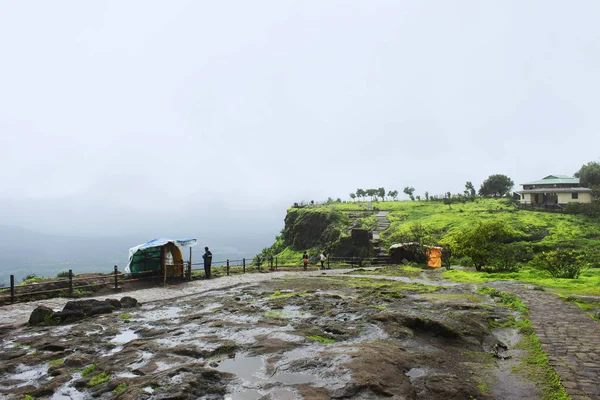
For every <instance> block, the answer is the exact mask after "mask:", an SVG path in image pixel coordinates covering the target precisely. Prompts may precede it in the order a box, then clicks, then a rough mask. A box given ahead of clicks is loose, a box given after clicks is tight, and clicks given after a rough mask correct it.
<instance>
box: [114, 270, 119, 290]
mask: <svg viewBox="0 0 600 400" xmlns="http://www.w3.org/2000/svg"><path fill="white" fill-rule="evenodd" d="M118 288H119V268H118V267H117V266H116V265H115V290H117V289H118Z"/></svg>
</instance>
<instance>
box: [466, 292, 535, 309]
mask: <svg viewBox="0 0 600 400" xmlns="http://www.w3.org/2000/svg"><path fill="white" fill-rule="evenodd" d="M477 292H478V293H479V294H483V295H489V296H490V297H492V298H497V299H498V300H499V301H500V303H501V304H503V305H505V306H507V307H508V308H510V309H512V310H515V311H518V312H520V313H526V314H527V313H529V309H528V308H527V306H526V305H525V303H523V302H522V301H521V299H520V298H519V297H517V296H515V295H514V294H512V293H507V292H501V291H499V290H496V289H494V288H491V287H489V286H483V287H480V288H479V289H478V290H477Z"/></svg>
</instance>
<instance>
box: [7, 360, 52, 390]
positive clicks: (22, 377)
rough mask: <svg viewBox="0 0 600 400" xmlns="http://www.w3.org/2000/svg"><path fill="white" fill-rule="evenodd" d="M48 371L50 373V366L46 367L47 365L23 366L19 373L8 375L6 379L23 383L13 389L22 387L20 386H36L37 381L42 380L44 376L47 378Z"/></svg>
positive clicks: (18, 370) (19, 367) (18, 368)
mask: <svg viewBox="0 0 600 400" xmlns="http://www.w3.org/2000/svg"><path fill="white" fill-rule="evenodd" d="M47 371H48V366H46V365H45V364H44V365H42V366H37V365H36V366H34V367H30V366H26V365H24V364H21V365H19V366H18V367H17V373H16V374H11V375H8V376H7V377H6V379H7V380H19V381H23V382H21V383H19V384H17V385H15V386H13V387H20V386H25V385H34V386H35V381H37V380H39V379H41V378H42V377H43V376H45V375H46V372H47Z"/></svg>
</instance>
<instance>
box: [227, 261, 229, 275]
mask: <svg viewBox="0 0 600 400" xmlns="http://www.w3.org/2000/svg"><path fill="white" fill-rule="evenodd" d="M227 276H229V259H227Z"/></svg>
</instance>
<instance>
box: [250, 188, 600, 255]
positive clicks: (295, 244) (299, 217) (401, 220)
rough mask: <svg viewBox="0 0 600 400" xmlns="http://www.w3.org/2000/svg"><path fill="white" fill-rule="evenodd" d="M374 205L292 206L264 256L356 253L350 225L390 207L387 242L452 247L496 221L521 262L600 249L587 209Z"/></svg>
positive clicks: (369, 222) (368, 221) (487, 203)
mask: <svg viewBox="0 0 600 400" xmlns="http://www.w3.org/2000/svg"><path fill="white" fill-rule="evenodd" d="M373 206H374V207H373V208H374V210H371V211H368V210H366V205H365V203H360V202H346V203H341V202H339V203H338V202H333V203H329V204H325V205H312V206H308V207H304V208H290V209H289V210H288V214H287V216H286V219H285V227H284V229H283V230H282V234H281V235H280V236H278V237H277V239H276V242H275V243H274V244H273V246H271V247H270V248H268V249H265V250H263V253H262V256H265V257H269V256H279V257H281V258H287V257H300V255H301V254H302V252H303V251H309V253H310V254H318V253H319V252H321V251H328V252H329V253H331V254H333V255H338V256H348V255H353V254H351V252H352V248H351V246H349V244H351V243H349V241H350V238H349V236H350V235H349V229H350V228H351V227H359V228H366V229H371V230H372V229H373V227H374V226H376V221H374V217H373V215H374V213H375V212H377V211H378V210H382V211H383V210H386V211H389V212H390V213H389V214H388V219H389V220H390V222H391V226H390V228H389V229H388V230H386V231H385V232H383V234H382V241H383V244H384V246H386V247H387V246H389V245H391V244H394V243H404V242H420V243H422V244H426V245H445V246H448V247H450V246H451V245H452V244H456V243H458V242H460V241H461V237H462V236H464V235H465V234H466V232H467V231H468V230H469V229H472V228H473V227H474V226H477V225H478V224H480V223H482V224H490V223H496V225H495V226H501V227H502V228H503V229H504V230H505V231H506V235H505V237H503V238H502V242H503V243H506V244H510V245H511V248H513V249H516V253H515V254H516V258H517V259H516V261H517V262H521V263H523V262H528V261H530V260H531V259H532V258H533V257H534V256H535V255H536V254H539V253H541V252H544V251H550V250H553V249H556V248H563V247H564V248H570V249H575V250H577V251H579V252H583V251H585V252H586V253H588V254H596V253H598V252H600V224H599V222H600V220H598V219H596V218H592V217H588V216H585V215H574V214H559V213H546V212H536V211H526V210H518V209H516V208H515V207H514V206H513V205H512V204H511V203H510V202H509V201H507V200H506V199H489V198H478V199H476V200H474V201H467V202H464V203H459V204H443V203H441V202H431V201H385V202H375V203H373ZM374 224H375V225H374ZM490 226H493V225H490ZM368 250H369V249H368V248H365V249H362V250H361V251H362V252H363V253H364V252H368ZM457 261H460V262H463V263H468V262H469V260H468V259H457Z"/></svg>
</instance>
